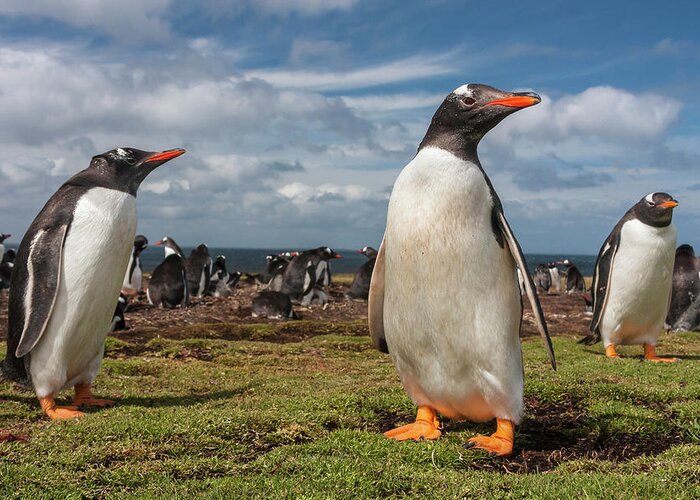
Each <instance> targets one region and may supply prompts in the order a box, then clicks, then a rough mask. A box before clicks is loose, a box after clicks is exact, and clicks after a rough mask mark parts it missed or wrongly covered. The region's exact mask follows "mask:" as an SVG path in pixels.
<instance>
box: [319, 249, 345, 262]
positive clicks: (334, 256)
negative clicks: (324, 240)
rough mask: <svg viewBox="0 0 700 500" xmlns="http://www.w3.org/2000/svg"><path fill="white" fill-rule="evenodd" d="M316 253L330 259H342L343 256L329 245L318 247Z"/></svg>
mask: <svg viewBox="0 0 700 500" xmlns="http://www.w3.org/2000/svg"><path fill="white" fill-rule="evenodd" d="M316 253H318V255H320V256H321V258H322V259H323V260H330V259H342V258H343V256H342V255H340V254H339V253H337V252H336V251H334V250H333V249H332V248H329V247H318V248H317V249H316Z"/></svg>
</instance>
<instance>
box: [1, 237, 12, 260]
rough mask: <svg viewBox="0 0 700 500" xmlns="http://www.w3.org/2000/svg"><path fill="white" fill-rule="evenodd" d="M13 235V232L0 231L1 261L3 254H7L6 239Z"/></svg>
mask: <svg viewBox="0 0 700 500" xmlns="http://www.w3.org/2000/svg"><path fill="white" fill-rule="evenodd" d="M10 236H12V235H11V234H5V233H0V261H2V257H3V255H5V240H6V239H7V238H9V237H10Z"/></svg>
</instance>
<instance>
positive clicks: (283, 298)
mask: <svg viewBox="0 0 700 500" xmlns="http://www.w3.org/2000/svg"><path fill="white" fill-rule="evenodd" d="M252 316H253V317H254V318H270V319H287V318H291V319H299V316H297V314H296V313H295V312H294V309H293V308H292V301H291V300H290V299H289V295H287V294H285V293H282V292H271V291H269V290H266V291H263V292H260V293H259V294H258V295H256V296H255V297H254V298H253V304H252Z"/></svg>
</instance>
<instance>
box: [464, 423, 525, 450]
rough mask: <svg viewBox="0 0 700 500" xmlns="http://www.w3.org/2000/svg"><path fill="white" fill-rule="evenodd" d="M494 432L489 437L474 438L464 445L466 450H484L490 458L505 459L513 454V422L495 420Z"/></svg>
mask: <svg viewBox="0 0 700 500" xmlns="http://www.w3.org/2000/svg"><path fill="white" fill-rule="evenodd" d="M496 425H497V427H496V432H494V433H493V434H491V435H490V436H475V437H473V438H471V439H470V440H469V441H467V442H466V443H465V445H464V446H465V447H467V448H477V449H480V450H486V451H488V452H489V455H491V456H492V457H507V456H508V455H511V454H512V453H513V435H514V433H515V426H514V425H513V422H511V421H510V420H505V419H501V418H499V419H497V420H496Z"/></svg>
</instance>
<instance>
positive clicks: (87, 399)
mask: <svg viewBox="0 0 700 500" xmlns="http://www.w3.org/2000/svg"><path fill="white" fill-rule="evenodd" d="M73 404H74V405H75V406H99V407H101V408H104V407H106V406H113V405H114V401H112V400H111V399H95V398H93V397H92V387H91V386H90V384H75V397H74V398H73Z"/></svg>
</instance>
